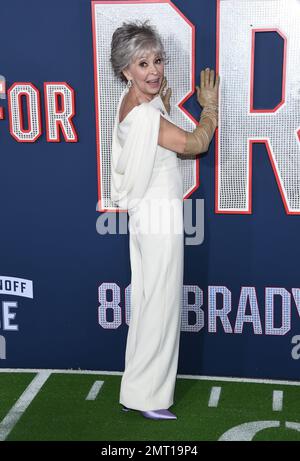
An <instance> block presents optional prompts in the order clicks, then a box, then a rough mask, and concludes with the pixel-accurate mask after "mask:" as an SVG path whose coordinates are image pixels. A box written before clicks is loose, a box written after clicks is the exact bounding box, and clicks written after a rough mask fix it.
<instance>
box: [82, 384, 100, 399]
mask: <svg viewBox="0 0 300 461" xmlns="http://www.w3.org/2000/svg"><path fill="white" fill-rule="evenodd" d="M103 384H104V381H95V382H94V384H93V385H92V387H91V389H90V392H89V393H88V395H87V397H86V399H85V400H95V399H96V397H97V395H98V394H99V391H100V389H101V387H102V386H103Z"/></svg>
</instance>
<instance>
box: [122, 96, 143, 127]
mask: <svg viewBox="0 0 300 461" xmlns="http://www.w3.org/2000/svg"><path fill="white" fill-rule="evenodd" d="M138 106H139V103H137V102H134V101H132V100H131V99H130V98H129V97H128V94H125V96H124V98H123V100H122V103H121V107H120V110H119V123H122V122H123V120H124V119H125V118H126V117H127V115H128V114H129V113H130V112H131V111H132V110H133V109H134V108H135V107H138Z"/></svg>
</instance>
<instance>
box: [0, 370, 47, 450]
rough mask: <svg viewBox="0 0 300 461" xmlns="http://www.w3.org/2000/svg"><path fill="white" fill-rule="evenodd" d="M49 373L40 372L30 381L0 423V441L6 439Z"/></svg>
mask: <svg viewBox="0 0 300 461" xmlns="http://www.w3.org/2000/svg"><path fill="white" fill-rule="evenodd" d="M50 375H51V371H49V370H47V371H40V372H39V374H38V375H37V376H35V378H33V380H32V381H31V383H30V384H29V386H28V387H27V389H25V391H24V392H23V394H22V395H21V397H20V398H19V400H18V401H17V402H16V403H15V404H14V406H13V407H12V408H11V409H10V411H9V412H8V413H7V415H6V416H5V418H4V419H3V420H2V421H1V423H0V441H1V442H2V441H3V440H5V439H6V437H7V436H8V434H9V433H10V431H11V430H12V429H13V428H14V426H15V425H16V424H17V422H18V421H19V419H20V418H21V416H22V415H23V413H24V411H25V410H26V408H27V407H28V406H29V405H30V404H31V402H32V400H33V399H34V397H35V396H36V395H37V394H38V392H39V391H40V390H41V388H42V386H43V385H44V383H45V382H46V381H47V379H48V378H49V376H50Z"/></svg>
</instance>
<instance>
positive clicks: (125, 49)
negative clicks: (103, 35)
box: [110, 19, 166, 82]
mask: <svg viewBox="0 0 300 461" xmlns="http://www.w3.org/2000/svg"><path fill="white" fill-rule="evenodd" d="M148 23H149V19H147V20H146V21H144V22H142V21H140V20H137V21H131V22H123V24H122V26H120V27H118V28H117V29H116V30H115V31H114V33H113V35H112V40H111V55H110V62H111V65H112V68H113V71H114V74H115V75H116V76H117V77H118V78H120V79H121V80H122V81H125V82H127V79H126V77H125V75H124V74H123V72H122V71H123V70H124V69H126V67H127V66H128V65H129V64H130V63H131V62H133V61H134V60H135V59H137V58H138V57H140V56H142V54H143V52H144V51H150V50H151V51H153V52H154V53H158V54H160V56H161V58H162V59H163V60H164V61H165V62H166V53H165V50H164V46H163V43H162V40H161V37H160V35H159V34H158V32H157V30H156V28H155V27H154V26H151V25H150V24H148Z"/></svg>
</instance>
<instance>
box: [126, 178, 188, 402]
mask: <svg viewBox="0 0 300 461" xmlns="http://www.w3.org/2000/svg"><path fill="white" fill-rule="evenodd" d="M174 175H175V177H174ZM178 175H180V172H178V171H177V170H174V171H173V172H172V171H168V172H162V173H160V175H159V177H158V179H157V181H156V182H155V181H154V183H153V184H152V188H150V189H149V190H148V192H147V197H146V198H145V200H144V202H143V203H142V204H141V205H140V206H139V207H138V208H137V209H136V210H135V211H134V213H132V214H131V215H130V260H131V303H130V304H131V310H130V324H129V329H128V336H127V343H126V353H125V370H124V373H123V376H122V381H121V388H120V403H121V404H123V405H125V406H127V407H129V408H134V409H137V410H142V411H146V410H158V409H161V408H169V407H170V406H171V405H172V404H173V402H174V390H175V383H176V374H177V366H178V355H179V342H180V326H181V306H182V289H183V251H184V246H183V216H182V182H181V181H182V179H181V175H180V176H178ZM159 197H164V198H167V199H172V198H177V199H178V200H177V202H174V201H172V204H171V201H170V200H169V201H168V200H167V201H165V203H164V204H163V205H162V207H161V212H162V214H163V216H164V218H165V224H166V222H168V220H169V218H168V216H170V217H171V218H170V219H171V221H172V225H171V226H170V228H171V231H170V232H166V231H164V232H158V233H154V232H151V231H149V229H148V231H146V232H145V233H143V232H141V224H142V221H144V220H145V213H148V211H149V209H150V208H149V201H151V200H152V199H156V198H159ZM170 207H171V208H172V210H170ZM168 213H169V214H168ZM174 216H175V217H174ZM153 217H154V219H155V220H156V221H157V218H158V214H157V213H156V212H154V215H153V209H152V212H151V220H153ZM173 217H174V218H173ZM174 220H176V221H177V222H176V226H177V227H176V229H177V230H178V228H181V233H177V234H176V233H175V232H174ZM144 230H145V229H144Z"/></svg>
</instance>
